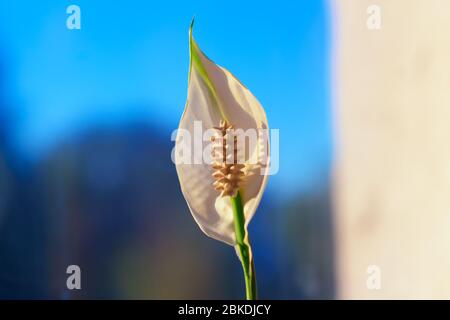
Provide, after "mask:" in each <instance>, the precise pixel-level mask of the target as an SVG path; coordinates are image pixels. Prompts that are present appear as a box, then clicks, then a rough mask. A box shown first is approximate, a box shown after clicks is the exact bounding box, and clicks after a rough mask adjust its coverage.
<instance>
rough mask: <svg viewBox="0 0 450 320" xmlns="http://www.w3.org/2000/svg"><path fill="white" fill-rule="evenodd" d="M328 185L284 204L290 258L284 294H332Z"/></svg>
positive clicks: (316, 296)
mask: <svg viewBox="0 0 450 320" xmlns="http://www.w3.org/2000/svg"><path fill="white" fill-rule="evenodd" d="M330 199H331V195H330V192H329V189H328V186H324V187H323V188H322V189H319V191H318V192H314V193H311V194H304V195H302V196H301V197H299V198H298V199H297V200H296V201H293V202H292V203H290V204H288V205H287V206H286V208H285V210H284V211H285V212H284V213H285V214H286V217H285V220H284V223H285V225H284V226H283V230H285V240H287V243H288V245H287V246H286V247H285V250H286V252H285V254H286V255H287V256H289V257H291V258H292V259H293V263H289V264H286V266H285V267H286V269H284V270H285V271H284V272H286V273H287V274H289V275H291V277H290V280H288V281H291V282H292V283H291V284H290V285H288V287H289V288H291V289H290V290H289V291H288V292H289V297H288V298H294V297H295V298H296V299H299V298H300V299H333V298H334V296H335V278H334V277H335V275H334V267H335V261H334V248H333V239H334V235H333V219H332V209H331V201H330Z"/></svg>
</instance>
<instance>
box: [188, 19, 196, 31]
mask: <svg viewBox="0 0 450 320" xmlns="http://www.w3.org/2000/svg"><path fill="white" fill-rule="evenodd" d="M194 22H195V17H192V21H191V26H190V27H189V32H190V33H192V29H194Z"/></svg>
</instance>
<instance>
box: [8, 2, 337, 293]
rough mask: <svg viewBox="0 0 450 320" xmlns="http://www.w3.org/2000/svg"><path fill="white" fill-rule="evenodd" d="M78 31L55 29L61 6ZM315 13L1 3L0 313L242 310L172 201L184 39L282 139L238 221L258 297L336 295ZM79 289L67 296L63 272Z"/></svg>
mask: <svg viewBox="0 0 450 320" xmlns="http://www.w3.org/2000/svg"><path fill="white" fill-rule="evenodd" d="M72 4H75V5H78V6H79V7H80V9H81V29H80V30H76V29H75V30H70V29H68V28H67V27H66V20H67V18H68V16H69V14H67V13H66V8H67V7H68V6H69V5H72ZM329 10H330V8H329V5H328V3H327V1H318V0H310V1H297V2H294V1H276V2H273V1H267V2H265V1H246V2H242V1H227V2H211V1H189V2H181V1H180V2H171V1H167V2H162V1H138V0H134V1H122V0H120V1H114V2H111V1H101V0H97V1H87V0H76V1H39V2H37V1H25V0H18V1H1V2H0V298H32V299H36V298H55V299H88V298H102V299H103V298H112V299H116V298H125V299H128V298H137V299H165V298H180V299H183V298H191V299H202V298H203V299H214V298H236V299H240V298H243V296H244V287H243V284H244V282H243V276H242V271H241V266H240V263H239V261H238V259H237V257H236V254H235V252H234V249H233V248H231V247H229V246H226V245H224V244H222V243H219V242H217V241H214V240H211V239H209V238H207V237H206V236H204V235H203V233H202V232H201V231H200V229H199V228H198V227H197V225H196V223H195V222H194V220H193V219H192V217H191V215H190V213H189V210H188V208H187V205H186V203H185V201H184V199H183V197H182V195H181V191H180V187H179V183H178V179H177V176H176V172H175V167H174V165H173V163H172V162H171V158H170V155H171V150H172V147H173V142H172V141H171V139H170V137H171V133H172V131H173V130H174V129H176V128H177V126H178V121H179V119H180V117H181V114H182V111H183V108H184V104H185V100H186V93H187V74H188V66H189V55H188V53H189V52H188V50H189V48H188V28H189V24H190V21H191V19H192V17H193V16H195V17H196V26H195V30H194V34H195V37H196V40H197V42H198V43H199V45H200V47H201V48H202V49H203V50H204V51H205V52H206V54H207V55H208V56H209V57H210V58H212V59H213V60H214V61H215V62H216V63H218V64H219V65H222V66H224V67H226V68H227V69H229V70H230V71H231V72H232V73H233V74H235V75H236V77H237V78H238V79H240V80H241V81H242V82H243V83H244V84H245V85H246V86H247V87H248V88H249V89H250V90H251V91H252V92H253V94H254V95H255V96H256V97H257V98H258V99H259V101H260V102H261V104H262V105H263V106H264V108H265V110H266V112H267V116H268V119H269V125H270V127H271V128H277V129H280V171H279V172H278V174H276V175H274V176H271V177H270V179H269V184H268V188H267V191H266V193H265V195H264V198H263V200H262V203H261V205H260V207H259V209H258V211H257V214H256V215H255V217H254V220H253V221H252V223H251V224H250V235H251V238H252V244H253V250H254V257H255V264H256V270H257V275H258V286H259V293H260V297H261V298H265V299H310V298H333V297H335V296H336V288H335V287H336V286H335V282H336V281H335V280H336V279H335V278H336V276H335V253H334V251H335V250H334V249H333V236H334V235H333V228H332V226H333V219H332V215H331V201H330V198H331V191H330V180H331V179H330V173H331V161H332V142H331V111H330V93H329V92H330V88H329V86H330V84H329V83H330V76H329V74H330V71H329V69H330V68H329V61H330V57H329V56H330V47H331V41H330V33H331V32H330V15H329ZM72 264H76V265H79V266H80V268H81V274H82V278H81V279H82V290H67V288H66V279H67V277H68V275H67V274H66V268H67V266H68V265H72Z"/></svg>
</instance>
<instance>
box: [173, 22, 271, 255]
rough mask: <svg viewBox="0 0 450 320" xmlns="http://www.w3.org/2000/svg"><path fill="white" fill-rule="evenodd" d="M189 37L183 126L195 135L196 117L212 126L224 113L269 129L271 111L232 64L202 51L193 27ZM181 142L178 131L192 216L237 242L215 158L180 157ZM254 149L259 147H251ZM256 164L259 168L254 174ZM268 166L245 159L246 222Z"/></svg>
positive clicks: (213, 233)
mask: <svg viewBox="0 0 450 320" xmlns="http://www.w3.org/2000/svg"><path fill="white" fill-rule="evenodd" d="M189 40H190V59H191V63H190V72H189V87H188V98H187V102H186V106H185V109H184V113H183V115H182V117H181V121H180V125H179V129H185V130H188V131H189V132H190V133H191V137H192V138H194V121H201V122H202V126H203V129H204V130H207V129H210V128H213V127H217V126H219V123H220V120H222V119H223V120H227V121H228V122H229V123H230V124H231V125H233V126H234V128H235V129H243V130H247V129H250V128H253V129H268V123H267V118H266V114H265V112H264V109H263V108H262V107H261V105H260V104H259V102H258V101H257V100H256V98H255V97H254V96H253V95H252V93H251V92H250V91H249V90H248V89H247V88H246V87H244V86H243V85H242V84H241V83H240V82H239V81H238V80H237V79H236V78H235V77H234V76H233V75H232V74H231V73H230V72H229V71H228V70H226V69H224V68H222V67H220V66H218V65H216V64H215V63H213V62H212V61H211V60H209V59H208V58H207V57H206V56H205V55H204V54H203V53H202V52H201V50H200V49H199V47H198V45H197V44H196V43H195V41H194V39H193V37H192V27H191V30H190V32H189ZM224 117H226V119H224ZM258 139H260V138H258ZM258 142H259V143H262V142H261V141H258ZM182 143H185V142H184V141H183V139H179V135H177V139H176V143H175V162H176V170H177V173H178V178H179V180H180V185H181V191H182V193H183V195H184V198H185V199H186V201H187V204H188V206H189V209H190V211H191V213H192V216H193V217H194V219H195V221H196V222H197V224H198V225H199V227H200V229H201V230H203V232H204V233H205V234H206V235H208V236H210V237H212V238H214V239H217V240H220V241H222V242H225V243H227V244H229V245H233V246H234V245H235V244H236V241H235V232H234V223H233V211H232V207H231V201H230V197H228V196H226V197H220V196H219V195H220V193H219V192H218V191H216V190H215V189H214V187H213V183H214V179H213V177H212V176H211V174H212V172H213V169H212V167H211V165H210V164H208V163H203V161H202V163H201V164H194V163H192V164H184V163H181V162H182V161H180V159H179V157H180V155H179V152H178V151H179V150H178V149H181V144H182ZM206 143H208V142H204V143H203V146H205V144H206ZM264 145H265V147H266V148H267V151H268V148H269V146H268V141H264ZM251 152H256V150H250V153H251ZM267 154H268V152H267ZM192 162H194V161H192ZM261 168H262V170H261ZM252 169H254V170H253V171H254V172H253V174H250V171H251V170H252ZM268 169H269V168H268V166H265V167H261V166H256V167H255V165H250V164H248V165H246V172H247V174H246V176H245V180H244V181H243V183H242V184H240V189H239V190H240V193H241V198H242V203H243V206H244V216H245V227H247V225H248V223H249V221H250V219H251V218H252V217H253V215H254V213H255V211H256V209H257V207H258V205H259V202H260V200H261V197H262V194H263V192H264V189H265V186H266V183H267V176H268Z"/></svg>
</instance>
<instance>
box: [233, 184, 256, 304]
mask: <svg viewBox="0 0 450 320" xmlns="http://www.w3.org/2000/svg"><path fill="white" fill-rule="evenodd" d="M231 204H232V207H233V218H234V231H235V234H236V251H237V252H238V254H239V257H240V260H241V263H242V268H243V270H244V279H245V293H246V298H247V300H256V295H257V294H256V291H257V290H256V274H255V265H254V263H253V258H252V257H251V255H250V251H251V247H250V244H249V241H247V242H246V241H245V236H246V234H245V232H246V230H245V216H244V208H243V206H242V199H241V194H240V192H238V194H237V195H236V196H235V197H233V198H231ZM247 239H248V237H247Z"/></svg>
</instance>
